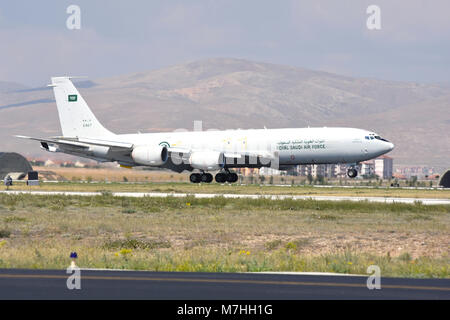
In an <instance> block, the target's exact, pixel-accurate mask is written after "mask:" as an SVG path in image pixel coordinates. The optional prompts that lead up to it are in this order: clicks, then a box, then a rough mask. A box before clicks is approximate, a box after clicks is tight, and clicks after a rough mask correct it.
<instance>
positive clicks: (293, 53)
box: [0, 0, 450, 86]
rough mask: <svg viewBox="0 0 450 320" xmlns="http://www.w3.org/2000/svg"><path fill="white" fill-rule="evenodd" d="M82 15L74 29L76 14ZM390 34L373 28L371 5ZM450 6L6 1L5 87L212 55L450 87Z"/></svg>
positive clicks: (0, 18) (409, 2)
mask: <svg viewBox="0 0 450 320" xmlns="http://www.w3.org/2000/svg"><path fill="white" fill-rule="evenodd" d="M71 4H76V5H78V6H79V7H80V8H81V29H80V30H69V29H67V27H66V20H67V18H68V17H69V14H67V13H66V9H67V7H68V6H69V5H71ZM372 4H375V5H378V6H379V7H380V9H381V30H368V29H367V27H366V20H367V18H368V17H369V14H367V13H366V9H367V7H368V6H369V5H372ZM449 16H450V1H448V0H434V1H425V0H404V1H400V0H386V1H381V0H371V1H366V0H352V1H350V0H349V1H345V0H339V1H338V0H328V1H319V0H314V1H313V0H311V1H282V0H280V1H275V0H274V1H261V0H255V1H245V0H240V1H234V0H199V1H195V0H191V1H189V0H184V1H167V0H165V1H149V0H147V1H112V0H110V1H106V0H104V1H93V0H89V1H88V0H86V1H62V0H59V1H54V0H53V1H47V0H40V1H23V0H14V1H2V2H1V3H0V61H1V68H0V81H1V80H3V81H15V82H19V83H23V84H27V85H32V86H35V85H42V84H45V83H47V82H48V81H49V77H50V76H52V75H86V76H88V77H89V78H90V79H95V78H98V77H106V76H111V75H117V74H123V73H130V72H138V71H145V70H151V69H156V68H161V67H165V66H169V65H173V64H180V63H184V62H188V61H193V60H198V59H202V58H210V57H235V58H245V59H250V60H257V61H264V62H271V63H277V64H285V65H292V66H300V67H305V68H310V69H316V70H324V71H329V72H335V73H339V74H344V75H350V76H359V77H375V78H379V79H389V80H409V81H418V82H446V83H450V19H449Z"/></svg>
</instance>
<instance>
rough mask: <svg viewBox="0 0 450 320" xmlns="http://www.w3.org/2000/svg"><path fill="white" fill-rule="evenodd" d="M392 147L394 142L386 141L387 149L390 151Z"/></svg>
mask: <svg viewBox="0 0 450 320" xmlns="http://www.w3.org/2000/svg"><path fill="white" fill-rule="evenodd" d="M393 149H394V144H393V143H392V142H389V143H388V150H389V151H392V150H393Z"/></svg>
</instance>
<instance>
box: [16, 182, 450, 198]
mask: <svg viewBox="0 0 450 320" xmlns="http://www.w3.org/2000/svg"><path fill="white" fill-rule="evenodd" d="M186 179H187V178H186ZM183 181H185V180H183ZM10 190H38V191H86V192H101V193H110V192H165V193H187V194H193V193H215V194H224V193H232V194H261V195H264V194H266V195H267V194H271V195H277V194H286V195H304V196H324V195H328V196H375V197H405V198H442V199H450V190H449V189H399V188H391V187H376V188H368V187H357V188H351V187H350V188H342V187H339V186H333V187H326V188H324V187H314V186H307V185H293V186H291V185H287V186H273V185H239V184H233V185H230V184H218V183H211V184H192V183H188V182H144V183H119V182H91V183H88V182H59V183H45V182H43V183H41V185H40V186H33V187H29V186H26V185H25V183H24V182H19V181H18V182H16V183H15V184H14V185H13V186H12V187H10Z"/></svg>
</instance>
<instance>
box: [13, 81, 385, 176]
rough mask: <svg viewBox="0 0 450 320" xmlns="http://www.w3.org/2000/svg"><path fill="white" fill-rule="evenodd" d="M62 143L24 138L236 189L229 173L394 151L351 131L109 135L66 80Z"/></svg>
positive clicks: (58, 89) (60, 86) (351, 172)
mask: <svg viewBox="0 0 450 320" xmlns="http://www.w3.org/2000/svg"><path fill="white" fill-rule="evenodd" d="M51 80H52V84H51V85H49V86H51V87H53V92H54V94H55V99H56V106H57V108H58V114H59V120H60V123H61V129H62V134H63V135H62V136H60V137H50V138H31V137H25V136H17V137H19V138H27V139H33V140H37V141H39V142H40V143H41V148H43V149H44V150H46V151H50V152H63V153H67V154H71V155H75V156H80V157H85V158H90V159H94V160H97V161H101V162H108V161H113V162H114V161H116V162H117V163H119V164H120V165H121V166H123V167H134V166H150V167H159V168H166V169H170V170H173V171H176V172H182V171H184V170H188V171H194V173H192V174H191V175H190V181H191V182H194V183H198V182H208V183H209V182H211V181H212V180H213V176H212V174H211V173H209V172H217V174H216V175H215V180H216V181H217V182H220V183H222V182H236V181H237V180H238V176H237V174H236V173H234V172H232V171H230V169H232V168H242V167H251V168H260V167H263V166H267V167H273V168H277V169H288V168H289V167H292V166H295V165H299V164H332V163H344V164H347V165H348V170H347V174H348V176H349V177H351V178H354V177H356V176H357V174H358V172H357V170H356V169H355V167H356V165H357V164H358V163H359V162H361V161H365V160H369V159H373V158H376V157H378V156H380V155H382V154H385V153H387V152H389V151H391V150H392V149H393V148H394V145H393V144H392V143H391V142H389V141H387V140H386V139H383V138H381V137H380V136H379V135H377V134H376V133H374V132H370V131H367V130H361V129H353V128H299V129H251V130H240V129H238V130H225V131H219V130H216V131H190V132H161V133H138V134H114V133H112V132H111V131H109V130H107V129H106V128H104V127H103V126H102V125H101V123H100V122H99V121H98V120H97V118H96V117H95V116H94V114H93V113H92V111H91V110H90V109H89V107H88V105H87V104H86V102H85V101H84V99H83V97H82V96H81V95H80V93H79V92H78V90H77V89H76V88H75V86H74V85H73V83H72V81H71V80H70V77H53V78H51Z"/></svg>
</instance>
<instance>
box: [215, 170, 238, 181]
mask: <svg viewBox="0 0 450 320" xmlns="http://www.w3.org/2000/svg"><path fill="white" fill-rule="evenodd" d="M238 179H239V177H238V175H237V174H236V173H234V172H219V173H218V174H216V182H217V183H224V182H229V183H234V182H237V181H238Z"/></svg>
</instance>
